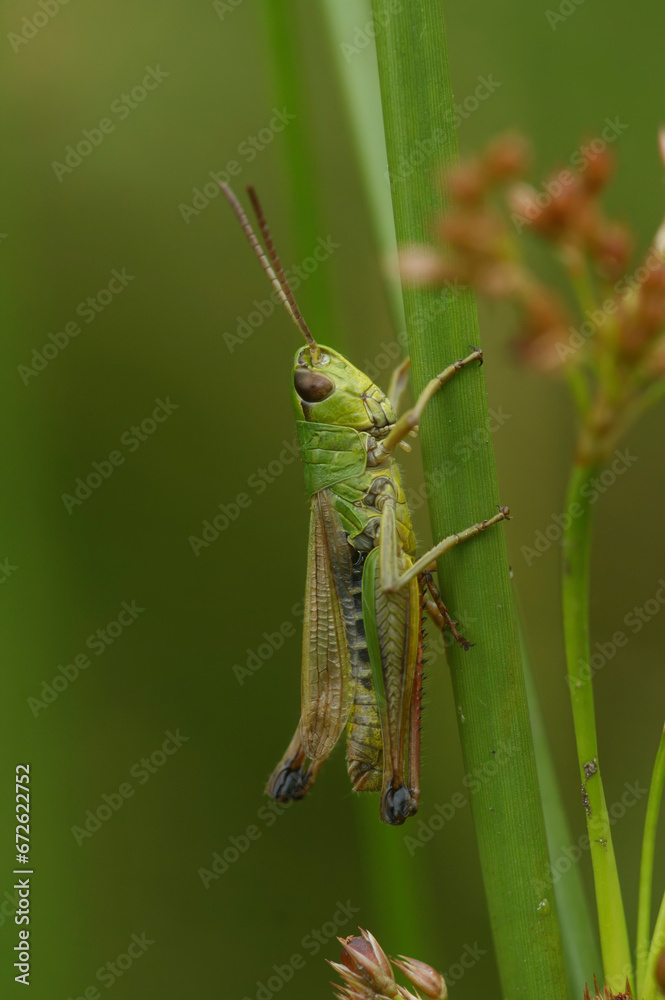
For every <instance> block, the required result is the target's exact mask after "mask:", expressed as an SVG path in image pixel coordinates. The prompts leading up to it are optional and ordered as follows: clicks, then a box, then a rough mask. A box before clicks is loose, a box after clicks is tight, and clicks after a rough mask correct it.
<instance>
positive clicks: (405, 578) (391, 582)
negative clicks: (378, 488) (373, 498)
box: [379, 496, 510, 594]
mask: <svg viewBox="0 0 665 1000" xmlns="http://www.w3.org/2000/svg"><path fill="white" fill-rule="evenodd" d="M509 518H510V510H509V509H508V507H499V513H498V514H495V515H494V517H490V518H488V519H487V520H486V521H480V522H479V523H478V524H472V525H471V527H470V528H465V529H464V531H460V532H457V533H456V534H454V535H448V537H447V538H444V539H442V540H441V541H440V542H439V543H438V545H435V546H434V548H432V549H430V550H429V552H426V553H425V555H424V556H421V558H420V559H417V560H416V562H414V563H413V565H411V566H410V567H409V568H408V569H407V570H406V571H405V572H402V573H400V571H399V567H398V559H397V554H398V553H397V530H396V525H395V500H394V498H393V497H391V496H388V497H386V500H385V503H384V506H383V511H382V513H381V528H380V535H379V547H380V549H381V585H382V587H383V589H384V590H385V591H386V593H389V594H390V593H394V592H395V591H397V590H400V589H401V588H402V587H404V586H405V585H406V584H407V583H408V582H409V581H410V580H412V579H413V578H414V576H419V575H420V574H421V573H424V572H425V571H426V570H429V569H431V568H432V564H433V563H435V562H436V560H437V559H438V558H439V556H441V555H443V553H444V552H448V550H449V549H453V548H455V546H456V545H459V544H460V542H465V541H467V539H469V538H474V537H475V536H476V535H479V534H480V533H481V531H485V530H486V529H487V528H491V526H492V525H493V524H498V523H499V521H507V520H509Z"/></svg>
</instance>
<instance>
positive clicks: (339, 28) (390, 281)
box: [320, 0, 404, 333]
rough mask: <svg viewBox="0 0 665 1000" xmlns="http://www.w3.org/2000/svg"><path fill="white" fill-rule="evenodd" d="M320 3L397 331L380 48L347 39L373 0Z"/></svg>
mask: <svg viewBox="0 0 665 1000" xmlns="http://www.w3.org/2000/svg"><path fill="white" fill-rule="evenodd" d="M320 3H321V7H322V10H323V13H324V16H325V19H326V23H327V25H328V34H329V38H330V49H331V54H332V57H333V59H334V61H335V64H336V67H337V73H338V76H339V80H340V84H341V90H342V94H343V96H344V102H345V105H346V112H347V116H348V119H349V122H350V125H351V131H352V133H353V137H354V142H355V147H356V151H357V155H358V161H359V164H360V167H361V175H362V178H363V182H364V187H365V195H366V199H367V204H368V207H369V210H370V214H371V217H372V224H373V229H374V238H375V242H376V246H377V249H378V251H379V255H380V258H381V261H382V263H384V267H383V278H384V283H385V287H386V293H387V296H388V301H389V304H390V309H391V312H392V319H393V325H394V328H395V333H397V332H398V331H399V330H403V329H404V306H403V303H402V290H401V287H400V284H399V280H398V274H397V266H396V241H395V220H394V218H393V210H392V203H391V200H390V188H389V187H388V185H387V184H386V178H385V172H386V138H385V133H384V131H383V121H382V120H381V92H380V89H379V76H378V72H377V67H376V54H375V50H374V49H373V46H371V45H368V46H367V48H366V49H364V50H363V51H352V52H349V51H348V48H349V44H350V43H349V41H348V40H349V39H352V38H353V37H354V33H355V32H356V31H357V29H358V27H359V26H362V25H365V24H368V23H369V22H370V20H371V15H372V5H371V0H320ZM345 44H346V48H345ZM386 262H390V264H392V265H393V267H392V268H390V267H388V266H387V263H386Z"/></svg>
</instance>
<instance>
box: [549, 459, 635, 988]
mask: <svg viewBox="0 0 665 1000" xmlns="http://www.w3.org/2000/svg"><path fill="white" fill-rule="evenodd" d="M599 471H600V469H599V467H598V466H597V465H596V464H595V463H593V462H585V461H583V460H578V461H577V462H576V463H575V465H574V467H573V471H572V475H571V478H570V483H569V487H568V496H567V503H566V515H567V527H566V528H565V530H564V544H563V557H564V565H563V617H564V637H565V643H566V661H567V667H568V682H569V687H570V697H571V702H572V707H573V722H574V726H575V739H576V742H577V757H578V762H579V767H580V779H581V782H582V799H583V803H584V806H585V813H586V821H587V831H588V836H589V848H590V852H591V861H592V864H593V874H594V882H595V889H596V906H597V910H598V926H599V930H600V944H601V950H602V953H603V966H604V973H605V982H606V984H607V985H608V986H609V987H611V988H612V989H614V990H623V988H624V986H625V983H626V978H627V977H628V979H632V963H631V956H630V945H629V942H628V931H627V928H626V917H625V913H624V907H623V899H622V896H621V888H620V885H619V876H618V872H617V867H616V861H615V857H614V847H613V845H612V831H611V827H610V822H609V816H608V812H607V805H606V802H605V793H604V790H603V783H602V778H601V772H600V764H599V761H598V743H597V739H596V719H595V712H594V705H593V689H592V684H591V670H590V667H589V655H590V651H589V562H590V552H591V515H592V508H591V498H592V497H593V496H595V495H596V494H595V491H594V488H593V486H592V483H591V481H592V480H593V479H594V477H596V476H597V475H598V473H599Z"/></svg>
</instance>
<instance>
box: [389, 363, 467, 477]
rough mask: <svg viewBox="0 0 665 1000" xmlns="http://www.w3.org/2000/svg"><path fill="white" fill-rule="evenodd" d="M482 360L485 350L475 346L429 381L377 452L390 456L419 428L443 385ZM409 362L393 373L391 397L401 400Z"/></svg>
mask: <svg viewBox="0 0 665 1000" xmlns="http://www.w3.org/2000/svg"><path fill="white" fill-rule="evenodd" d="M482 360H483V352H482V351H481V349H480V348H479V347H473V348H472V350H471V354H469V355H468V356H467V357H466V358H460V359H459V361H454V362H453V364H452V365H448V367H447V368H444V370H443V371H442V372H440V373H439V374H438V375H437V376H436V377H435V378H433V379H432V380H431V381H430V382H428V383H427V385H426V386H425V388H424V389H423V391H422V392H421V393H420V395H419V396H418V399H417V400H416V402H415V405H414V406H412V407H411V409H410V410H407V411H406V413H404V414H403V415H402V416H401V417H400V418H399V420H398V421H397V423H396V424H395V426H394V427H393V429H392V430H391V432H390V434H388V436H387V437H386V439H385V440H384V441H382V442H381V443H380V446H379V448H378V450H377V453H378V454H379V455H382V456H383V457H384V458H388V457H389V456H390V455H392V453H393V452H394V450H395V448H397V446H398V445H399V444H400V443H401V442H402V441H404V438H405V437H407V435H409V434H412V433H413V432H414V431H417V430H418V425H419V423H420V418H421V417H422V414H423V410H424V409H425V407H426V406H427V404H428V403H429V401H430V399H431V398H432V396H433V395H434V394H435V393H436V392H438V391H439V389H440V388H441V386H442V385H445V384H446V382H450V380H451V378H453V377H454V376H455V375H457V373H458V372H459V371H461V370H462V368H464V367H466V365H470V364H471V362H472V361H480V363H481V364H482ZM407 362H408V363H409V364H410V362H409V359H408V358H407V360H406V361H405V362H403V364H402V365H400V367H399V368H398V369H397V370H396V372H395V374H394V375H393V378H392V380H391V383H390V390H389V394H390V396H391V399H392V397H393V395H394V396H395V397H396V398H397V400H399V396H400V394H401V391H402V389H403V388H404V385H405V383H406V372H407V370H408V364H407Z"/></svg>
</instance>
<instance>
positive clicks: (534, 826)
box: [373, 0, 566, 1000]
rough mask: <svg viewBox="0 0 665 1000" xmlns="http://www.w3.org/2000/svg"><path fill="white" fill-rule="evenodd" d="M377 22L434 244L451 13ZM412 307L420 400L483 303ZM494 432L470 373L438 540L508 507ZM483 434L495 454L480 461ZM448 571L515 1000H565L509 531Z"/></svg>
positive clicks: (378, 14) (486, 539) (437, 428)
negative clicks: (464, 644)
mask: <svg viewBox="0 0 665 1000" xmlns="http://www.w3.org/2000/svg"><path fill="white" fill-rule="evenodd" d="M373 10H374V23H375V34H376V44H377V55H378V63H379V77H380V82H381V95H382V104H383V117H384V124H385V130H386V147H387V152H388V167H389V170H390V176H391V187H392V197H393V208H394V212H395V229H396V233H397V239H398V242H399V243H400V244H413V243H417V244H425V243H428V242H429V241H430V238H431V226H432V222H433V219H434V216H435V214H436V213H437V212H438V211H440V209H441V194H440V190H439V183H438V182H439V173H440V170H441V169H442V168H443V167H445V166H447V165H450V164H452V163H454V162H455V160H456V155H457V143H456V136H455V129H454V104H453V95H452V91H451V87H450V82H449V79H448V67H447V59H446V38H445V31H444V25H443V18H442V12H441V6H440V3H439V0H421V2H418V3H410V4H402V5H401V6H398V7H397V8H396V6H395V4H394V3H393V2H392V0H374V2H373ZM404 305H405V313H406V320H407V330H408V332H409V342H410V347H411V357H412V361H413V375H414V382H415V388H416V390H417V391H419V390H421V389H422V388H423V386H424V385H425V383H426V382H427V380H428V379H430V378H432V377H433V376H434V375H435V374H436V373H437V372H440V371H442V370H443V369H444V368H445V367H446V365H447V364H449V363H450V361H451V360H454V359H455V358H459V357H463V356H465V355H466V354H467V353H468V350H469V344H470V343H478V339H479V337H478V322H477V315H476V308H475V300H474V298H473V296H472V295H471V294H470V293H469V292H465V293H462V294H459V295H455V294H453V293H452V292H447V293H446V294H445V296H444V298H443V299H442V298H441V294H440V293H434V292H431V291H429V290H425V289H414V288H410V289H406V290H405V294H404ZM488 421H489V412H488V406H487V397H486V392H485V386H484V379H483V372H482V370H481V369H479V368H474V369H466V370H464V371H463V372H461V373H460V374H459V375H458V376H457V378H456V379H454V380H453V382H451V383H450V385H447V386H446V387H445V388H444V389H443V390H442V391H441V393H439V394H438V396H437V397H435V398H434V400H433V401H432V402H431V404H430V405H429V406H428V407H427V409H426V411H425V414H424V416H423V420H422V425H421V437H422V447H423V458H424V464H425V470H426V473H425V474H426V477H427V480H428V487H429V489H428V492H429V505H430V514H431V522H432V530H433V533H434V537H435V538H437V539H438V538H442V537H444V536H445V535H446V534H448V533H449V532H450V531H451V530H455V529H458V528H464V527H467V526H468V525H469V524H471V523H473V522H474V521H479V520H482V519H483V518H487V517H489V516H491V514H492V513H493V512H494V506H495V504H496V503H497V502H498V501H499V492H498V487H497V481H496V470H495V466H494V456H493V450H492V446H491V443H490V433H489V430H488V427H489V424H488ZM482 429H485V430H487V434H486V438H485V442H486V443H485V444H484V445H483V446H482V447H475V448H474V446H473V445H474V442H477V440H478V431H479V430H482ZM438 568H439V578H440V580H441V582H442V586H443V590H444V593H445V596H446V599H447V600H448V602H449V604H450V605H451V607H452V609H453V610H454V609H458V610H459V611H460V613H461V612H463V611H464V610H465V609H473V613H474V616H475V617H476V618H477V620H476V622H475V624H474V627H473V634H472V636H471V638H472V639H473V640H474V641H475V642H476V646H475V647H474V648H473V649H472V650H470V651H469V652H466V653H465V652H464V651H463V650H461V649H459V648H457V647H455V648H452V649H451V650H450V667H451V672H452V678H453V689H454V694H455V699H456V704H457V712H458V719H459V731H460V738H461V743H462V749H463V753H464V761H465V766H466V768H467V770H468V771H470V772H475V773H476V774H478V775H482V776H483V780H479V782H478V786H479V787H478V791H477V792H476V794H475V795H474V796H473V797H472V808H473V815H474V822H475V826H476V832H477V836H478V845H479V852H480V859H481V864H482V870H483V878H484V882H485V889H486V894H487V902H488V907H489V913H490V918H491V923H492V931H493V935H494V942H495V948H496V956H497V962H498V966H499V972H500V976H501V982H502V988H503V996H504V997H508V998H510V1000H514V998H519V997H523V998H525V1000H532V998H536V997H537V998H538V1000H547V998H552V1000H554V998H557V1000H560V998H561V996H563V995H564V994H565V992H566V977H565V969H564V960H563V950H562V944H561V935H560V931H559V924H558V919H557V914H556V906H555V905H554V900H553V898H552V893H551V892H550V893H548V895H547V897H544V896H543V894H542V886H543V885H547V883H548V874H549V859H548V854H547V841H546V836H545V826H544V822H543V812H542V806H541V801H540V791H539V788H538V780H537V775H536V766H535V760H534V752H533V743H532V739H531V731H530V727H529V716H528V707H527V700H526V693H525V687H524V678H523V676H522V670H521V662H520V649H519V637H518V634H517V624H516V618H515V611H514V607H513V597H512V591H511V584H510V574H509V566H508V559H507V553H506V547H505V538H504V533H503V528H502V527H498V528H496V527H495V528H492V529H491V530H490V531H488V532H487V534H484V535H482V536H481V537H480V538H477V539H475V540H474V541H470V542H467V543H466V544H465V545H464V546H463V547H460V548H458V549H456V550H454V551H453V552H451V553H449V554H448V555H447V556H446V557H445V558H443V559H441V560H439V566H438ZM495 755H496V756H495ZM500 760H502V761H503V763H499V761H500Z"/></svg>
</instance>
